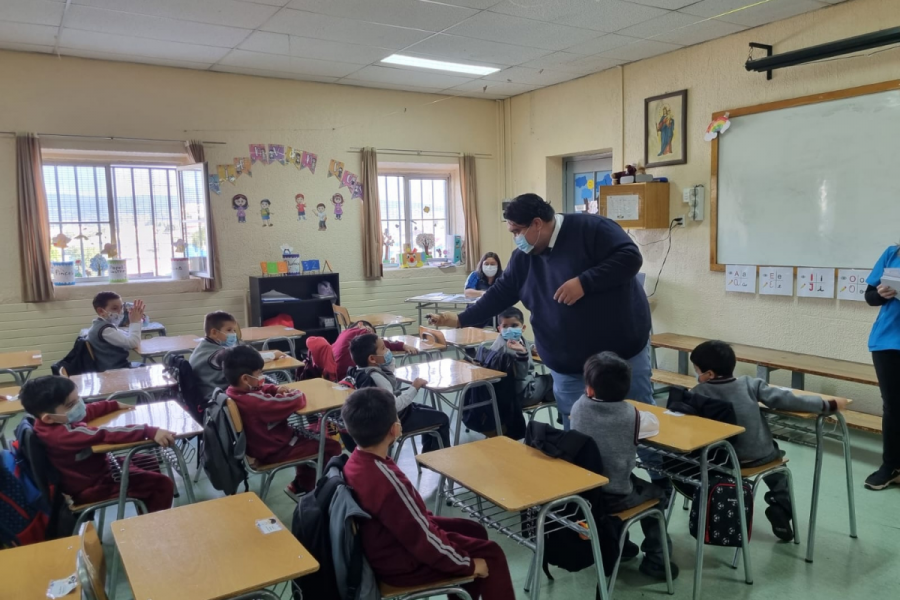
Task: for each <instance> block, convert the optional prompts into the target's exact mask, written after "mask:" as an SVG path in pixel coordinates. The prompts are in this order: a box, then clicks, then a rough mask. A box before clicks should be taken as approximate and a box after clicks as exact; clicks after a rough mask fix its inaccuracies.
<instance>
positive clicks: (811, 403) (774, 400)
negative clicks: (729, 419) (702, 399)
mask: <svg viewBox="0 0 900 600" xmlns="http://www.w3.org/2000/svg"><path fill="white" fill-rule="evenodd" d="M692 391H693V392H696V393H698V394H700V395H702V396H706V397H707V398H714V399H717V400H724V401H725V402H728V403H729V404H731V405H732V406H733V407H734V414H735V416H736V417H737V424H738V425H740V426H741V427H743V428H744V429H746V431H745V432H744V433H741V434H739V435H737V436H735V437H734V438H732V439H731V440H730V441H731V445H732V446H734V451H735V452H736V453H737V456H738V460H739V461H741V462H742V463H748V462H753V461H757V460H760V459H763V458H766V457H767V456H769V455H770V454H772V451H773V450H774V448H775V442H774V441H773V439H772V432H771V431H770V430H769V424H768V423H766V420H765V418H764V417H763V414H762V412H761V411H760V410H759V403H760V402H762V403H763V404H765V405H766V406H768V407H769V408H773V409H777V410H790V411H797V412H811V413H830V412H834V411H835V410H836V409H837V406H836V405H833V403H829V402H826V401H824V400H822V399H821V398H819V397H817V396H796V395H794V394H793V393H792V392H789V391H787V390H783V389H781V388H778V387H774V386H770V385H769V384H768V383H766V382H765V381H763V380H762V379H758V378H756V377H747V376H746V375H745V376H742V377H737V378H734V377H729V378H722V379H713V380H711V381H707V382H706V383H701V384H699V385H698V386H696V387H695V388H694V389H693V390H692Z"/></svg>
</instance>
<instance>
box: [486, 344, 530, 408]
mask: <svg viewBox="0 0 900 600" xmlns="http://www.w3.org/2000/svg"><path fill="white" fill-rule="evenodd" d="M521 342H522V345H523V346H525V353H524V354H523V353H521V352H516V351H515V350H512V349H511V348H509V347H508V346H507V345H506V340H504V339H503V337H502V336H501V337H498V338H497V339H496V340H494V341H493V342H485V343H483V344H482V346H489V347H490V349H491V350H493V351H494V352H505V353H506V354H511V355H512V356H513V358H515V359H516V360H515V362H514V363H513V377H514V379H515V389H516V397H518V398H522V397H524V396H525V393H526V392H527V391H528V389H529V388H530V387H531V385H532V384H533V383H534V359H533V358H531V349H532V347H533V346H534V344H532V343H531V342H529V341H528V340H526V339H525V338H522V339H521Z"/></svg>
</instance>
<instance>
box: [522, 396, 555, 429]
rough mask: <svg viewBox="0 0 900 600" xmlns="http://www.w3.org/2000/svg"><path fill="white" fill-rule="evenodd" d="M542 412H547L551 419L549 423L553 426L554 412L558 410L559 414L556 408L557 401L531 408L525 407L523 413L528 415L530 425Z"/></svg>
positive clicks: (535, 405) (540, 403)
mask: <svg viewBox="0 0 900 600" xmlns="http://www.w3.org/2000/svg"><path fill="white" fill-rule="evenodd" d="M542 410H546V411H547V417H548V418H549V421H547V422H548V423H550V424H551V425H553V422H554V421H553V411H554V410H556V411H557V413H558V412H559V409H557V408H556V400H554V401H553V402H538V403H537V404H532V405H531V406H523V407H522V412H523V413H525V414H526V415H528V423H529V424H530V423H531V422H532V421H534V419H535V418H536V417H537V414H538V413H539V412H541V411H542Z"/></svg>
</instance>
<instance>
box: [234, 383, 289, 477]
mask: <svg viewBox="0 0 900 600" xmlns="http://www.w3.org/2000/svg"><path fill="white" fill-rule="evenodd" d="M226 393H227V394H228V397H229V398H231V399H232V400H234V403H235V404H237V407H238V411H239V412H240V413H241V421H242V422H243V423H244V432H245V434H246V435H247V456H252V457H253V458H255V459H256V460H258V461H259V462H261V463H264V464H265V463H267V462H270V461H269V458H270V457H277V456H279V453H281V452H283V451H284V449H285V448H287V447H288V446H290V445H291V440H292V439H293V440H294V441H295V442H296V436H297V432H296V430H294V428H293V427H291V426H290V424H289V423H288V422H287V420H288V417H290V416H291V415H292V414H294V413H295V412H297V411H298V410H300V409H301V408H303V407H304V406H306V396H304V395H303V392H301V391H299V390H295V391H292V392H291V393H289V394H286V393H281V392H279V391H278V386H277V385H264V386H262V387H260V388H259V389H257V390H253V391H246V392H245V391H243V390H239V389H237V388H236V387H234V386H230V387H229V388H228V391H227V392H226Z"/></svg>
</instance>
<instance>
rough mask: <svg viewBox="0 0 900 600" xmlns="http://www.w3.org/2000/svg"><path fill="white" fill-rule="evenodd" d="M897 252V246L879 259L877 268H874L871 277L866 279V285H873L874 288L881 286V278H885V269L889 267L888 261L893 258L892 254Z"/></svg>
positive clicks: (876, 264) (885, 252)
mask: <svg viewBox="0 0 900 600" xmlns="http://www.w3.org/2000/svg"><path fill="white" fill-rule="evenodd" d="M896 251H897V247H896V246H891V247H890V248H888V249H887V250H885V251H884V253H883V254H882V255H881V256H880V257H878V262H877V263H875V266H874V267H872V272H871V273H869V276H868V277H867V278H866V283H867V284H869V285H871V286H872V287H878V286H879V285H880V284H881V278H882V277H883V276H884V269H885V267H886V266H887V262H888V260H889V259H890V258H891V254H893V253H894V252H896Z"/></svg>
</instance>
